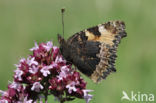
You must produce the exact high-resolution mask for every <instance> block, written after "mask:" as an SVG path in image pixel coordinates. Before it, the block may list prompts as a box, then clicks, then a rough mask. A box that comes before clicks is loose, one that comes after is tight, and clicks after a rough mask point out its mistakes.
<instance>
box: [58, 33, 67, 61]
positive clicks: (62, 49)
mask: <svg viewBox="0 0 156 103" xmlns="http://www.w3.org/2000/svg"><path fill="white" fill-rule="evenodd" d="M58 42H59V44H60V53H61V54H62V55H63V57H65V58H66V59H67V58H68V56H69V51H68V50H69V48H68V45H67V42H66V40H65V39H64V38H63V37H62V36H61V35H60V34H58Z"/></svg>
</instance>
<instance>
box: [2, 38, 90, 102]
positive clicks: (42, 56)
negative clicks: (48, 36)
mask: <svg viewBox="0 0 156 103" xmlns="http://www.w3.org/2000/svg"><path fill="white" fill-rule="evenodd" d="M30 51H32V52H33V54H32V55H29V56H28V58H22V59H20V61H19V63H18V64H15V66H16V68H17V69H16V70H15V71H14V76H13V77H14V80H13V82H12V83H9V85H8V90H7V91H0V94H1V97H0V103H37V101H40V103H42V100H43V99H45V101H46V103H47V97H48V95H50V94H51V95H54V97H55V98H57V100H59V101H61V103H64V102H65V101H71V100H74V99H75V98H80V99H85V100H86V103H89V101H90V100H91V99H92V95H90V94H88V93H89V92H90V90H86V84H87V83H86V82H85V81H84V80H83V79H82V78H81V77H80V73H79V72H77V71H75V69H73V68H72V64H67V62H66V60H65V59H64V58H63V56H62V55H61V54H60V52H59V48H58V47H56V46H53V43H52V42H51V41H48V42H46V43H39V44H37V43H36V42H35V47H33V48H31V49H30Z"/></svg>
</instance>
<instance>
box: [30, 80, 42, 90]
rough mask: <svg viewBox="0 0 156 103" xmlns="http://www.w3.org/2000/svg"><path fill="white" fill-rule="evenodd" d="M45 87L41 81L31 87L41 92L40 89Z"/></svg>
mask: <svg viewBox="0 0 156 103" xmlns="http://www.w3.org/2000/svg"><path fill="white" fill-rule="evenodd" d="M42 89H43V86H42V85H41V84H40V82H35V83H34V84H33V86H32V87H31V90H32V91H36V92H40V90H42Z"/></svg>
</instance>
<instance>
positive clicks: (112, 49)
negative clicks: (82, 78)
mask: <svg viewBox="0 0 156 103" xmlns="http://www.w3.org/2000/svg"><path fill="white" fill-rule="evenodd" d="M126 36H127V34H126V32H125V24H124V22H122V21H110V22H107V23H104V24H99V25H98V26H95V27H92V28H89V29H85V30H84V31H80V32H78V33H76V34H74V35H73V36H71V37H70V38H69V39H68V40H67V41H66V40H65V39H64V38H63V37H61V36H60V35H58V41H59V43H60V52H61V54H62V55H63V57H64V58H65V59H66V60H67V61H69V62H72V63H73V64H74V65H75V66H76V67H77V68H78V69H79V70H80V71H81V72H82V73H83V74H85V75H87V76H88V77H90V78H91V79H92V80H93V82H95V83H97V82H99V81H100V80H101V79H105V78H106V77H107V75H108V74H110V73H111V72H115V71H116V69H115V59H116V57H117V55H116V51H117V47H118V44H119V43H120V40H121V39H122V38H123V37H126Z"/></svg>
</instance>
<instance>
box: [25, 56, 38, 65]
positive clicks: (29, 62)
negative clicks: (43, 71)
mask: <svg viewBox="0 0 156 103" xmlns="http://www.w3.org/2000/svg"><path fill="white" fill-rule="evenodd" d="M27 64H28V65H29V66H31V65H38V62H37V61H35V57H33V58H31V57H28V58H27Z"/></svg>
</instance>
